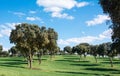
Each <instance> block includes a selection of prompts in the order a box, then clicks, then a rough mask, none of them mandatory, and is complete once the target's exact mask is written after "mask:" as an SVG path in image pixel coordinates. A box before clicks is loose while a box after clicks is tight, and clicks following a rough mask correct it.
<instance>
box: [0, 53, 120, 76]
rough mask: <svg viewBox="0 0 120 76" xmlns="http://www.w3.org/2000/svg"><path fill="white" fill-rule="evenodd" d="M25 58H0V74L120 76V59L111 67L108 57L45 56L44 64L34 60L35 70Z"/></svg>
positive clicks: (19, 75)
mask: <svg viewBox="0 0 120 76" xmlns="http://www.w3.org/2000/svg"><path fill="white" fill-rule="evenodd" d="M23 60H24V59H23V58H19V57H17V58H14V57H13V58H12V57H7V58H0V76H120V60H117V59H116V60H114V67H110V64H109V60H108V59H107V58H105V59H102V58H99V59H98V63H95V60H94V58H93V57H87V58H86V59H82V60H81V61H78V60H79V56H74V55H72V56H70V55H67V56H56V57H55V58H54V59H53V60H52V61H50V59H49V57H48V56H44V57H43V60H42V64H41V65H39V64H38V63H37V61H36V60H34V62H33V68H34V70H30V69H28V68H27V64H26V62H24V61H23Z"/></svg>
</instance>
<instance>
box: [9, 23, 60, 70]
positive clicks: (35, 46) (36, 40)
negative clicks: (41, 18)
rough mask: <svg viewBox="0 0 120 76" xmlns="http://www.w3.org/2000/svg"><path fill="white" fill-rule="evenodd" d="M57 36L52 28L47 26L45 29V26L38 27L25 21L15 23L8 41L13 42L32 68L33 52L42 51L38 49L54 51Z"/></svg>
mask: <svg viewBox="0 0 120 76" xmlns="http://www.w3.org/2000/svg"><path fill="white" fill-rule="evenodd" d="M57 38H58V34H57V32H55V31H54V29H52V28H48V30H47V29H46V27H41V28H40V27H39V26H38V25H35V24H27V23H22V24H19V25H16V28H15V29H13V30H12V32H11V34H10V42H11V43H14V44H15V47H16V48H17V49H18V50H19V51H20V53H22V54H23V56H24V57H25V58H26V59H27V60H28V62H29V63H28V64H29V67H30V68H32V58H33V55H34V53H36V52H38V54H40V53H43V52H40V49H48V50H49V52H50V54H54V53H55V50H56V49H57V41H56V40H57ZM12 50H13V49H12ZM40 55H42V54H40ZM39 57H40V56H39Z"/></svg>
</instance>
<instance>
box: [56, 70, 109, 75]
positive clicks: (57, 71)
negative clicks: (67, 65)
mask: <svg viewBox="0 0 120 76" xmlns="http://www.w3.org/2000/svg"><path fill="white" fill-rule="evenodd" d="M56 72H57V73H69V74H74V75H75V74H83V76H85V75H95V76H110V75H109V74H97V73H85V72H70V71H56Z"/></svg>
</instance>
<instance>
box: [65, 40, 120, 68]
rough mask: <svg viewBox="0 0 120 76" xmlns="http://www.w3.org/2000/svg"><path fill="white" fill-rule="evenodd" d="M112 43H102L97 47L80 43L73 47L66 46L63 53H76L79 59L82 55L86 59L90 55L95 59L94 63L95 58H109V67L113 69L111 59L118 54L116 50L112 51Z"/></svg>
mask: <svg viewBox="0 0 120 76" xmlns="http://www.w3.org/2000/svg"><path fill="white" fill-rule="evenodd" d="M112 45H113V44H112V43H111V42H107V43H102V44H99V45H90V44H88V43H80V44H78V45H76V46H74V47H70V46H66V47H64V52H66V53H69V54H74V53H77V54H78V55H79V56H80V58H79V60H80V59H81V57H82V55H83V56H84V57H85V58H86V56H87V55H92V56H94V58H95V61H96V63H97V56H99V57H109V59H110V62H111V67H113V64H112V59H113V57H115V56H117V55H118V54H119V52H118V51H117V50H112V51H111V48H112Z"/></svg>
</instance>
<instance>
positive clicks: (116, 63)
mask: <svg viewBox="0 0 120 76" xmlns="http://www.w3.org/2000/svg"><path fill="white" fill-rule="evenodd" d="M100 63H103V64H110V61H109V62H106V61H105V62H100ZM113 64H120V62H114V61H113Z"/></svg>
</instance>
